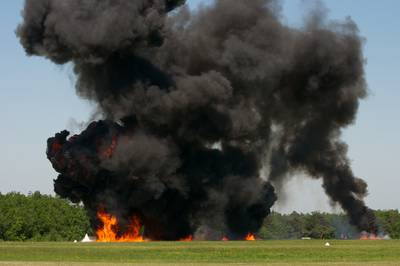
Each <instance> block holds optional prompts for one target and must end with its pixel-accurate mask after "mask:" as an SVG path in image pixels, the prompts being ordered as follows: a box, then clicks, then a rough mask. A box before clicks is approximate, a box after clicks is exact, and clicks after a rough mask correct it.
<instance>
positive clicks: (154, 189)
mask: <svg viewBox="0 0 400 266" xmlns="http://www.w3.org/2000/svg"><path fill="white" fill-rule="evenodd" d="M279 10H280V5H279V2H278V1H274V0H251V1H237V0H216V1H215V3H213V4H211V5H210V6H207V7H203V8H200V9H199V10H197V11H195V12H190V11H189V10H188V9H187V7H186V6H185V5H184V1H179V0H175V1H174V0H135V1H127V0H112V1H111V0H69V1H61V0H27V1H26V4H25V9H24V12H23V17H24V21H23V23H22V24H21V25H20V26H19V27H18V29H17V34H18V36H19V37H20V40H21V43H22V45H23V46H24V48H25V50H26V52H27V53H28V55H38V56H43V57H46V58H48V59H50V60H52V61H53V62H55V63H56V64H65V63H72V65H73V67H74V73H75V74H76V77H77V83H76V90H77V93H78V95H79V96H81V97H83V98H85V99H89V100H91V101H93V102H95V103H97V106H98V112H99V113H100V114H101V115H102V116H103V117H104V120H103V121H98V122H93V123H92V124H91V125H90V126H89V127H88V128H87V129H86V130H85V131H84V132H82V134H81V135H78V136H72V137H70V138H68V135H69V133H68V132H67V131H63V132H61V133H59V134H56V136H55V137H54V138H50V139H49V140H48V149H47V155H48V158H49V160H50V161H51V163H52V164H53V167H54V168H55V170H56V171H57V172H59V173H60V174H59V176H58V178H57V179H56V180H55V191H56V193H57V194H59V195H60V196H62V197H65V198H68V199H70V200H72V201H73V202H81V201H82V202H83V203H84V205H85V207H86V208H87V211H88V213H89V215H90V217H91V219H92V223H93V226H96V225H97V223H98V221H97V219H96V212H97V211H98V210H99V209H101V208H104V209H105V210H107V211H108V212H110V213H112V214H115V215H116V216H117V217H118V218H119V220H120V221H121V222H122V224H124V222H125V223H127V221H128V220H129V217H131V216H132V215H136V216H138V217H140V220H141V221H142V222H143V224H144V225H145V234H146V237H149V238H151V239H165V240H170V239H171V240H174V239H180V238H182V237H185V236H187V235H190V234H195V235H196V236H198V237H199V238H200V237H203V238H207V239H218V238H220V235H228V236H229V237H231V238H242V237H243V236H245V235H246V234H247V233H248V232H256V231H257V230H258V229H259V228H260V226H261V224H262V221H263V219H264V218H265V217H266V216H267V215H268V214H269V212H270V207H271V206H272V205H273V203H274V202H275V200H276V194H275V190H274V188H273V186H272V185H274V186H275V187H277V188H278V189H279V188H281V187H282V186H284V184H285V179H286V178H288V177H290V176H292V175H294V174H296V173H300V172H301V173H306V174H307V175H309V176H311V177H313V178H321V179H322V180H323V187H324V189H325V191H326V193H327V195H328V196H329V197H330V198H331V199H332V201H333V202H336V203H338V204H339V205H340V206H341V207H342V208H343V209H344V210H345V211H346V212H347V213H348V215H349V218H350V221H351V223H352V224H354V225H356V226H357V227H358V228H359V229H360V230H365V231H369V232H375V231H376V225H375V218H374V215H373V213H372V211H371V210H370V209H369V208H368V207H366V206H365V204H364V202H363V198H364V197H365V196H366V194H367V185H366V183H365V182H364V181H362V180H361V179H359V178H357V177H355V176H354V174H353V172H352V170H351V167H350V163H349V159H348V157H347V146H346V144H345V143H344V142H343V141H342V140H341V139H340V137H341V131H342V129H343V128H345V127H347V126H348V125H350V124H352V123H353V122H354V120H355V118H356V113H357V109H358V105H359V101H360V100H361V99H362V98H363V97H364V96H365V95H366V84H365V80H364V69H363V66H364V59H363V54H362V44H363V41H362V38H360V36H359V32H358V29H357V26H356V25H355V23H354V22H353V21H351V20H350V19H348V20H346V21H343V22H334V23H333V22H327V21H325V20H324V19H323V17H324V16H323V14H321V13H319V12H318V11H316V12H314V13H313V14H311V15H310V18H309V19H308V21H307V23H305V26H304V27H303V28H301V29H294V28H290V27H288V26H285V25H284V24H283V23H282V22H281V14H280V13H279ZM171 11H172V12H171Z"/></svg>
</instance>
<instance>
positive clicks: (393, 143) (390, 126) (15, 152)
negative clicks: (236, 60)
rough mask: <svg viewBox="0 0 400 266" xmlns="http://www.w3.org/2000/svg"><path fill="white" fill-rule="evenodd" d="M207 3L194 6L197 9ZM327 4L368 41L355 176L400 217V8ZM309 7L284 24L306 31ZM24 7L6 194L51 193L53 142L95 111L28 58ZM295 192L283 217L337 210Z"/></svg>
mask: <svg viewBox="0 0 400 266" xmlns="http://www.w3.org/2000/svg"><path fill="white" fill-rule="evenodd" d="M238 1H241V0H238ZM243 1H245V0H243ZM207 2H209V1H204V0H189V1H188V3H189V4H190V5H191V7H192V8H194V7H195V6H196V5H198V4H199V3H207ZM323 2H324V3H325V5H326V6H327V7H328V9H329V10H330V13H329V17H330V18H331V19H335V20H337V19H344V18H345V17H347V16H350V17H351V18H352V19H353V20H355V21H356V23H357V24H358V26H359V28H360V31H361V34H362V35H363V36H364V37H365V38H366V44H365V57H366V59H367V65H366V72H367V73H366V74H367V80H368V84H369V90H370V96H369V97H368V98H367V99H366V100H365V101H364V102H363V103H362V105H361V108H360V112H359V116H358V120H357V122H356V124H355V125H354V126H352V127H351V128H349V129H347V130H346V131H345V132H344V139H345V140H346V141H347V142H348V144H349V146H350V150H349V157H350V158H351V161H352V165H353V168H354V172H355V173H356V175H357V176H360V177H362V178H364V179H365V180H366V181H367V182H368V183H369V186H370V195H369V196H368V198H367V203H368V204H369V205H370V206H371V207H373V208H384V209H387V208H397V209H400V196H399V192H400V174H399V173H400V160H399V158H400V156H399V151H400V139H399V132H400V124H399V115H400V104H399V100H400V90H399V89H400V88H399V86H400V85H399V84H400V49H399V47H400V18H399V15H398V11H399V10H400V1H398V0H381V1H365V0H351V1H349V0H325V1H323ZM310 3H312V1H307V0H285V1H282V7H283V16H284V17H283V21H284V23H286V24H289V25H293V26H298V25H300V24H301V21H302V18H303V17H304V16H305V14H306V11H307V9H308V7H310V6H311V4H310ZM22 6H23V0H8V1H2V2H1V4H0V7H1V8H0V17H1V24H0V36H1V40H0V47H1V49H0V121H1V123H0V149H1V150H0V151H1V152H0V192H2V193H6V192H9V191H20V192H24V193H27V192H29V191H35V190H39V191H41V192H43V193H52V179H53V178H55V177H56V173H55V172H54V170H52V168H51V166H50V164H49V163H48V161H47V160H46V157H45V148H46V139H47V138H48V137H49V136H51V135H53V134H54V133H55V132H58V131H60V130H61V129H64V128H66V127H68V128H71V127H72V125H73V123H72V122H71V121H74V120H75V121H78V122H82V121H86V120H88V119H89V117H90V114H91V110H92V106H91V104H90V103H88V102H85V101H83V100H81V99H79V98H78V97H77V96H76V95H75V91H74V87H73V86H74V84H73V76H72V74H71V69H70V68H69V67H68V66H64V67H60V66H55V65H54V64H52V63H51V62H49V61H46V60H44V59H41V58H37V57H26V56H25V53H24V51H23V49H22V47H21V46H20V45H19V43H18V40H17V39H16V37H15V34H14V31H15V28H16V26H17V24H18V22H20V20H21V17H20V11H21V9H22ZM288 187H289V191H288V196H287V197H286V201H285V202H286V205H285V206H283V205H281V206H280V207H279V208H278V209H279V210H284V211H290V210H293V209H295V210H298V211H311V210H329V209H330V207H329V204H328V201H327V198H326V197H325V196H324V195H323V192H322V189H321V188H320V184H319V183H318V182H316V181H301V180H300V179H294V181H293V182H290V183H289V184H288Z"/></svg>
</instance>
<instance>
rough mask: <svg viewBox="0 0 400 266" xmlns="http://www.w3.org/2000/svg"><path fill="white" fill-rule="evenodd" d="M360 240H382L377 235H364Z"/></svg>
mask: <svg viewBox="0 0 400 266" xmlns="http://www.w3.org/2000/svg"><path fill="white" fill-rule="evenodd" d="M360 240H381V238H380V237H379V236H377V235H375V234H368V233H362V234H361V236H360Z"/></svg>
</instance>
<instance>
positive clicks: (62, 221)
mask: <svg viewBox="0 0 400 266" xmlns="http://www.w3.org/2000/svg"><path fill="white" fill-rule="evenodd" d="M375 214H376V216H377V221H378V225H379V228H380V234H381V235H382V236H383V235H387V236H390V238H393V239H399V238H400V213H399V211H398V210H385V211H383V210H378V211H375ZM86 233H89V234H92V233H93V232H92V229H91V228H90V224H89V219H88V217H87V216H86V213H85V210H84V208H83V207H82V206H81V205H77V204H72V203H70V202H69V201H67V200H64V199H61V198H59V197H53V196H48V195H43V194H41V193H39V192H34V193H30V194H29V195H23V194H20V193H15V192H13V193H8V194H5V195H2V194H1V193H0V241H74V240H80V239H82V238H83V236H84V235H85V234H86ZM256 235H257V237H259V238H261V239H300V238H303V237H310V238H314V239H334V238H336V239H354V238H359V236H360V233H359V232H358V231H357V229H356V228H354V227H353V226H351V225H350V224H349V222H348V219H347V217H346V215H344V214H330V213H320V212H313V213H309V214H302V213H297V212H293V213H291V214H279V213H276V212H273V213H272V214H271V215H269V216H268V217H267V218H266V219H265V221H264V223H263V226H262V228H261V230H260V231H259V232H258V233H257V234H256Z"/></svg>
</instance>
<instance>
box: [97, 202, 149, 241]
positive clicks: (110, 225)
mask: <svg viewBox="0 0 400 266" xmlns="http://www.w3.org/2000/svg"><path fill="white" fill-rule="evenodd" d="M97 217H98V218H99V219H100V221H101V222H102V223H103V225H102V227H99V228H98V229H97V230H96V235H97V242H143V241H145V240H144V238H143V236H141V235H140V228H141V224H140V220H139V218H138V217H136V216H133V217H132V219H131V223H130V224H129V226H128V230H127V232H126V233H124V234H123V235H122V236H119V235H118V234H117V232H118V220H117V218H116V217H115V216H113V215H110V214H108V213H106V212H105V211H103V210H100V211H98V212H97Z"/></svg>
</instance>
